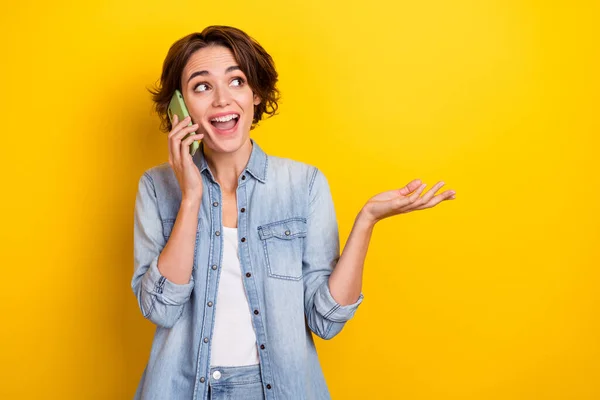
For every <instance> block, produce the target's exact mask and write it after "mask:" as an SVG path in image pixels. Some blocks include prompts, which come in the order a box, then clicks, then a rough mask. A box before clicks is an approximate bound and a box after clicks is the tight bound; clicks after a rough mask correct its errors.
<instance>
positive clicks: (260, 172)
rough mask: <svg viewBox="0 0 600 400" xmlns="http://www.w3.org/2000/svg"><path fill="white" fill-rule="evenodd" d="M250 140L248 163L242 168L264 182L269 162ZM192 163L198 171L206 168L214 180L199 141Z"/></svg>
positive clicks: (264, 154)
mask: <svg viewBox="0 0 600 400" xmlns="http://www.w3.org/2000/svg"><path fill="white" fill-rule="evenodd" d="M250 142H251V143H252V152H251V153H250V159H249V160H248V164H246V168H245V169H244V170H245V171H247V172H248V173H249V174H250V175H252V176H253V177H254V178H256V179H257V180H259V181H260V182H262V183H265V182H266V181H267V166H268V163H269V161H268V158H267V154H266V153H265V152H264V151H263V150H262V149H261V148H260V146H259V145H258V144H257V143H256V142H255V141H254V139H252V138H251V139H250ZM194 163H195V164H196V166H197V167H198V169H199V170H200V173H203V172H204V171H205V170H207V171H208V174H209V176H210V177H211V179H212V180H213V181H214V180H215V179H214V177H213V176H212V172H211V171H210V169H209V168H208V163H207V162H206V158H205V157H204V143H203V142H200V148H199V149H198V151H197V152H196V154H195V155H194Z"/></svg>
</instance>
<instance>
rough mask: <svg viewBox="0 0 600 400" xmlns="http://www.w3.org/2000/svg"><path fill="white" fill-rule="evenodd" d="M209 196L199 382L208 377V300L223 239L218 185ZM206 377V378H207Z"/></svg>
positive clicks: (213, 289)
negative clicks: (210, 230)
mask: <svg viewBox="0 0 600 400" xmlns="http://www.w3.org/2000/svg"><path fill="white" fill-rule="evenodd" d="M209 190H210V192H209V196H210V197H211V200H212V201H211V203H209V204H212V207H210V210H209V211H210V212H209V216H210V218H211V221H210V226H212V227H213V229H215V228H216V229H215V230H214V236H212V235H211V236H212V237H211V238H210V241H211V243H210V244H209V246H210V253H209V260H208V265H210V269H209V272H212V271H214V272H216V273H209V274H207V277H206V278H207V280H208V281H207V292H206V295H205V304H206V305H205V312H204V324H203V325H204V328H203V331H202V333H201V334H202V335H203V336H202V342H201V346H200V349H199V357H198V372H199V373H198V374H199V375H203V376H201V377H200V379H199V380H200V382H201V383H204V382H206V380H207V379H210V376H211V375H210V360H209V347H210V336H211V334H212V330H213V327H214V316H215V313H214V305H215V304H214V303H213V302H212V301H211V300H210V299H213V298H216V296H217V289H218V288H217V280H218V275H219V265H220V263H221V261H222V260H221V259H220V257H221V247H222V245H223V239H221V238H220V236H222V235H221V231H220V230H219V227H220V226H221V207H220V201H221V199H220V191H219V188H218V187H215V186H214V185H212V186H211V187H210V188H209ZM207 377H208V378H207Z"/></svg>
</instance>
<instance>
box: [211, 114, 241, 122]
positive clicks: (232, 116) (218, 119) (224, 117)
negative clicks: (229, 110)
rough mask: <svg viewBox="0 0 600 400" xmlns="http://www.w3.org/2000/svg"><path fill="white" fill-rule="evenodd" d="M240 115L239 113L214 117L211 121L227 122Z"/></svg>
mask: <svg viewBox="0 0 600 400" xmlns="http://www.w3.org/2000/svg"><path fill="white" fill-rule="evenodd" d="M236 117H238V115H237V114H229V115H224V116H222V117H218V118H213V119H211V121H216V122H227V121H231V120H232V119H234V118H236Z"/></svg>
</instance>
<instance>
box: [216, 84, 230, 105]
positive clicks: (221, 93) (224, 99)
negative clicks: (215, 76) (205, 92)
mask: <svg viewBox="0 0 600 400" xmlns="http://www.w3.org/2000/svg"><path fill="white" fill-rule="evenodd" d="M213 93H214V97H213V107H225V106H228V105H229V104H230V103H231V96H230V93H229V90H228V88H223V87H221V86H218V87H216V88H215V90H214V92H213Z"/></svg>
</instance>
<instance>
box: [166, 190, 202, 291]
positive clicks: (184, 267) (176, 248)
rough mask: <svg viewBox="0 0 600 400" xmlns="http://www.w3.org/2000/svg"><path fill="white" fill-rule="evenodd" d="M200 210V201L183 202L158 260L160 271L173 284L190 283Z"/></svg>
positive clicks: (185, 200) (184, 200)
mask: <svg viewBox="0 0 600 400" xmlns="http://www.w3.org/2000/svg"><path fill="white" fill-rule="evenodd" d="M199 210H200V202H199V201H195V200H194V201H192V200H187V199H183V200H182V201H181V205H180V208H179V212H178V213H177V218H176V220H175V224H174V225H173V230H172V232H171V236H170V238H169V240H168V241H167V244H166V245H165V247H164V249H163V250H162V252H161V253H160V256H159V258H158V270H159V271H160V273H161V274H162V275H163V276H164V277H165V278H167V279H168V280H169V281H171V282H173V283H176V284H180V285H183V284H186V283H189V282H190V277H191V276H192V269H193V262H194V246H195V245H196V230H197V227H198V211H199Z"/></svg>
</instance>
